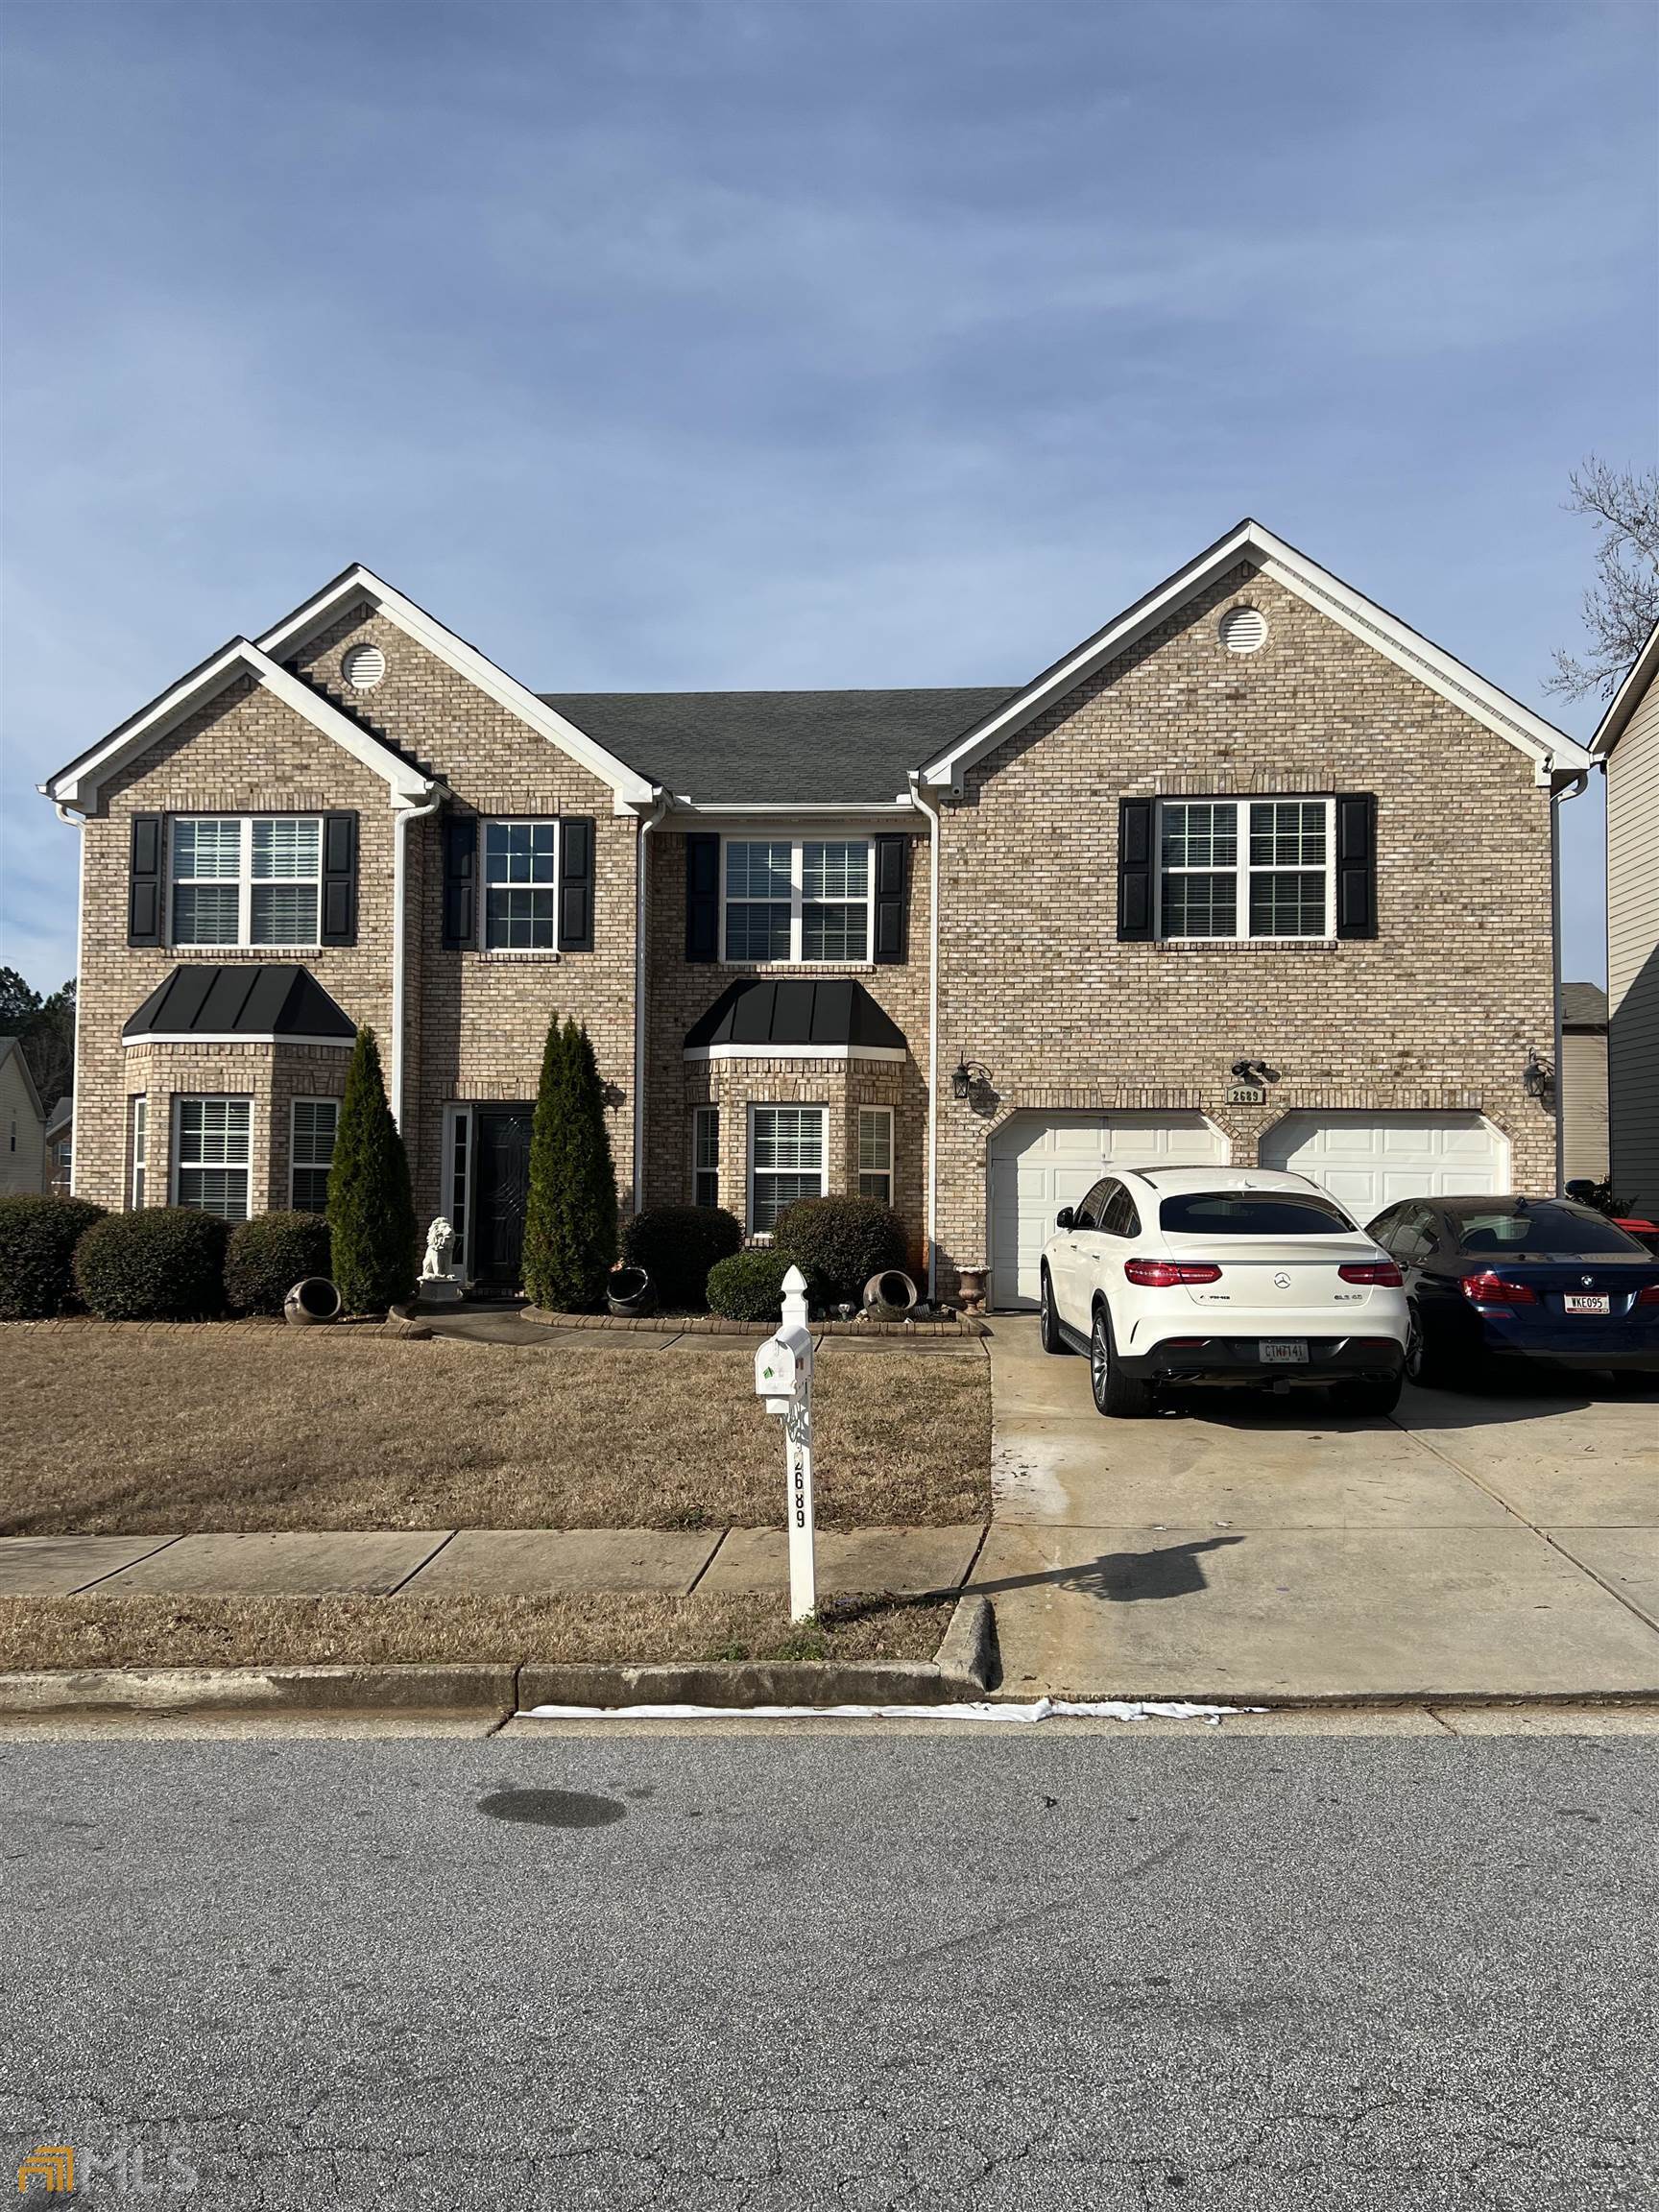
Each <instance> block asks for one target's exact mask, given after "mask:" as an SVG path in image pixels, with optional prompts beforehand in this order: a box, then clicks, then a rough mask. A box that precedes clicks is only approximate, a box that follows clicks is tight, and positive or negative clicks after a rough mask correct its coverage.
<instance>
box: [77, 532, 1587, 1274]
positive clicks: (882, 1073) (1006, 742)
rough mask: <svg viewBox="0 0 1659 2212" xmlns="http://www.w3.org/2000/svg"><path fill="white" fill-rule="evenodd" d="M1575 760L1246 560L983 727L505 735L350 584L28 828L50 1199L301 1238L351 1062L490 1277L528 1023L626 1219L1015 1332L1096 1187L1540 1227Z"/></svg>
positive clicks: (867, 704) (1410, 638) (378, 603)
mask: <svg viewBox="0 0 1659 2212" xmlns="http://www.w3.org/2000/svg"><path fill="white" fill-rule="evenodd" d="M1588 765H1589V757H1588V755H1587V754H1586V753H1585V752H1584V750H1583V748H1582V747H1580V746H1578V745H1576V744H1575V742H1574V741H1573V740H1572V739H1571V738H1569V737H1566V736H1564V735H1563V734H1562V733H1560V732H1559V731H1557V730H1555V729H1554V728H1553V727H1552V726H1551V724H1550V723H1548V722H1546V721H1544V720H1543V719H1542V718H1541V717H1540V716H1538V715H1537V714H1535V713H1533V712H1532V711H1531V710H1530V709H1527V708H1526V707H1523V706H1521V705H1519V704H1518V703H1517V702H1516V701H1514V700H1513V699H1510V698H1508V697H1507V696H1506V695H1505V694H1504V693H1503V692H1501V691H1499V690H1498V689H1497V688H1496V687H1495V686H1493V685H1490V684H1489V683H1487V682H1486V681H1485V680H1484V679H1483V678H1481V677H1479V676H1478V675H1476V674H1475V672H1474V671H1473V670H1471V669H1469V668H1467V667H1465V666H1464V665H1463V664H1462V663H1460V662H1458V661H1454V660H1453V659H1452V658H1451V657H1450V656H1449V655H1448V654H1446V653H1444V652H1442V651H1441V650H1440V649H1439V648H1438V647H1436V646H1434V645H1432V644H1431V643H1430V642H1429V641H1428V640H1427V639H1426V638H1424V637H1421V636H1420V635H1419V634H1418V633H1416V632H1415V631H1413V630H1411V629H1409V628H1408V627H1407V625H1406V624H1405V623H1403V622H1401V621H1400V620H1398V618H1397V617H1395V616H1393V615H1391V614H1389V613H1386V612H1385V611H1384V610H1383V609H1382V608H1380V607H1378V606H1376V605H1375V604H1374V603H1373V602H1371V601H1369V600H1367V599H1365V598H1364V597H1362V596H1361V594H1359V593H1358V592H1357V591H1355V590H1354V589H1352V588H1351V587H1350V586H1348V585H1346V584H1344V583H1342V582H1341V581H1340V580H1339V579H1338V578H1336V577H1335V576H1334V575H1332V574H1331V573H1330V572H1329V571H1328V570H1326V569H1323V568H1321V567H1320V566H1319V565H1317V564H1316V563H1314V562H1312V561H1310V559H1309V558H1308V557H1307V556H1306V555H1304V554H1301V553H1299V552H1297V551H1296V550H1295V549H1294V548H1293V547H1291V546H1288V545H1286V543H1285V542H1284V541H1281V540H1279V539H1277V538H1275V537H1274V536H1273V535H1272V533H1271V532H1269V531H1266V530H1265V529H1263V528H1262V526H1261V525H1260V524H1257V523H1255V522H1244V523H1241V524H1239V525H1238V527H1237V528H1236V529H1234V530H1232V531H1230V532H1229V533H1228V534H1227V535H1226V536H1225V537H1224V538H1222V539H1220V540H1218V541H1216V542H1215V543H1214V545H1212V546H1209V547H1208V548H1206V549H1205V551H1204V552H1202V553H1201V554H1199V555H1198V556H1196V558H1195V559H1194V560H1192V561H1190V563H1188V564H1187V565H1186V566H1185V567H1183V568H1182V569H1181V570H1179V571H1178V572H1177V573H1176V574H1175V575H1173V576H1171V577H1169V578H1167V579H1166V581H1165V582H1164V583H1162V584H1160V585H1159V586H1158V587H1157V588H1156V589H1154V590H1152V591H1150V592H1149V593H1147V594H1146V596H1145V597H1144V598H1142V599H1141V600H1139V601H1137V602H1136V604H1135V605H1134V606H1132V607H1130V608H1128V609H1126V610H1125V611H1124V612H1123V613H1121V614H1119V615H1118V616H1116V617H1115V618H1114V619H1113V620H1112V621H1111V622H1110V623H1108V624H1107V625H1106V627H1105V628H1104V629H1103V630H1101V631H1099V632H1098V633H1096V635H1095V636H1094V637H1091V638H1088V639H1086V640H1085V641H1084V642H1083V643H1082V644H1080V645H1079V646H1077V647H1075V648H1074V649H1073V650H1072V651H1071V652H1070V653H1068V654H1067V655H1066V656H1065V657H1064V658H1063V659H1062V660H1061V661H1057V662H1056V663H1055V664H1054V665H1053V666H1052V667H1051V668H1048V669H1046V670H1045V671H1044V672H1043V673H1042V674H1041V675H1039V676H1038V677H1036V678H1035V679H1034V680H1033V681H1032V682H1030V683H1028V684H1026V685H1022V686H1006V685H990V686H980V687H970V688H963V687H954V688H944V689H933V690H845V691H806V692H800V691H796V692H776V691H775V692H700V693H674V694H667V693H602V694H595V693H570V692H562V691H561V692H544V693H539V692H536V691H533V690H530V689H529V688H527V687H526V686H525V685H521V684H520V683H518V682H517V680H516V679H514V678H513V677H511V676H509V675H508V674H507V673H506V672H505V671H504V670H502V669H501V668H499V667H497V666H496V665H495V664H494V663H493V662H492V661H488V660H487V659H486V658H485V657H484V656H483V655H482V654H481V653H479V652H478V651H477V650H476V648H474V647H472V646H471V645H469V644H468V643H466V642H465V641H464V640H463V639H462V638H460V637H458V636H456V635H455V633H453V632H452V631H450V630H448V629H447V628H446V627H445V625H444V624H442V623H441V622H439V621H438V620H437V619H436V618H435V617H434V616H432V615H430V614H428V613H425V612H424V611H423V610H422V609H421V608H419V607H418V606H416V605H415V604H414V603H413V602H412V601H410V600H408V599H406V598H404V597H403V596H402V595H401V594H400V593H399V592H397V591H396V590H395V589H393V588H392V587H391V586H389V585H387V584H385V583H384V582H383V581H381V579H379V578H378V577H376V576H374V575H373V574H372V573H371V572H370V571H368V570H367V569H364V568H362V567H353V568H350V569H348V570H347V571H346V572H345V573H344V574H343V575H341V576H339V577H337V578H336V579H335V580H334V581H333V582H332V583H331V584H329V585H327V586H325V588H324V589H323V590H322V591H320V592H319V593H318V594H317V595H316V596H315V597H314V598H313V599H311V600H309V601H308V602H306V604H305V605H304V606H302V607H301V608H299V609H297V610H296V611H295V613H292V614H290V615H287V616H285V617H284V618H283V619H282V620H281V621H279V622H277V623H276V625H275V626H274V627H273V628H272V629H270V630H268V631H266V632H265V633H264V634H263V635H262V636H260V637H258V638H257V639H251V638H243V637H239V638H235V639H232V640H231V642H230V643H229V644H228V645H227V646H226V647H224V648H223V649H222V650H221V651H220V652H218V653H216V654H214V655H213V656H211V657H210V658H209V659H208V660H207V661H204V662H203V663H202V664H201V665H200V666H199V667H198V668H196V669H195V670H193V671H191V673H190V674H189V675H187V676H185V677H184V678H182V679H181V680H180V683H179V684H178V685H174V686H173V687H172V688H171V689H170V690H169V691H167V692H166V693H164V694H163V695H162V696H161V697H160V698H159V699H157V700H156V701H154V702H152V704H151V705H150V706H148V707H146V708H144V709H141V710H140V711H139V712H138V713H137V714H135V715H133V716H132V718H131V719H130V720H129V721H127V722H125V723H123V724H122V725H121V726H120V727H119V728H118V729H117V730H115V731H113V732H112V733H110V734H109V736H108V737H107V738H104V739H102V740H100V741H99V742H98V743H97V744H95V745H93V746H91V747H90V748H89V749H88V750H87V751H86V752H85V753H84V754H83V755H82V756H81V757H80V758H78V759H77V760H75V761H73V762H71V763H70V765H69V766H68V767H67V768H65V769H63V770H62V771H61V772H60V774H59V775H58V776H56V777H54V778H53V779H52V781H50V783H48V784H46V785H44V786H42V788H43V789H44V790H45V791H46V793H47V795H48V796H49V797H51V798H52V799H53V800H54V801H55V802H56V803H57V804H58V805H59V807H60V811H61V812H62V813H63V814H64V816H65V818H67V819H71V820H79V821H80V822H81V823H82V825H83V827H82V830H81V834H82V836H83V838H84V848H85V849H84V903H83V911H82V918H81V936H82V957H81V966H80V974H81V978H82V983H81V999H80V1033H79V1063H78V1069H77V1080H76V1130H75V1139H76V1142H75V1180H76V1188H77V1190H80V1191H82V1192H83V1193H84V1194H85V1195H87V1196H90V1197H94V1198H97V1199H99V1200H101V1201H102V1202H103V1203H105V1204H107V1205H112V1206H121V1205H131V1204H134V1203H149V1204H156V1203H163V1202H168V1201H173V1202H181V1203H185V1204H193V1205H206V1206H212V1207H214V1208H215V1209H217V1210H219V1211H221V1212H225V1213H229V1214H240V1213H242V1212H247V1211H257V1210H259V1209H260V1208H263V1207H268V1206H284V1205H288V1204H290V1203H296V1202H303V1203H312V1202H314V1201H315V1199H316V1198H317V1197H318V1196H319V1195H320V1194H321V1190H322V1189H323V1188H324V1186H325V1181H326V1172H327V1161H328V1153H329V1148H330V1145H331V1143H332V1136H333V1126H334V1118H335V1115H336V1113H337V1107H338V1100H339V1096H340V1093H341V1090H342V1087H343V1082H344V1075H345V1064H346V1058H347V1050H348V1047H349V1044H350V1041H351V1038H352V1036H353V1034H354V1033H355V1031H356V1029H357V1027H358V1026H359V1025H360V1024H365V1023H368V1024H372V1025H373V1028H374V1029H375V1030H376V1032H377V1033H378V1034H379V1036H380V1038H381V1041H382V1049H383V1055H384V1058H385V1063H386V1067H387V1070H388V1081H389V1088H390V1090H391V1093H392V1097H393V1103H394V1108H395V1111H396V1112H397V1117H398V1120H399V1123H400V1125H401V1127H402V1129H403V1132H404V1136H405V1139H406V1141H407V1143H408V1147H409V1152H410V1159H411V1166H412V1170H413V1174H414V1179H415V1190H416V1204H417V1207H418V1209H419V1211H420V1213H421V1218H422V1219H424V1218H426V1217H428V1216H430V1215H432V1214H437V1213H440V1212H442V1213H444V1214H446V1215H448V1217H449V1218H450V1220H451V1221H452V1222H454V1223H455V1225H456V1228H457V1232H458V1235H457V1243H456V1254H457V1261H456V1263H457V1266H458V1268H459V1269H460V1270H461V1271H462V1272H464V1273H465V1274H466V1275H467V1276H468V1277H469V1279H470V1280H471V1281H473V1282H474V1283H475V1284H481V1285H495V1286H502V1287H509V1286H513V1285H514V1284H515V1283H516V1282H517V1270H518V1261H519V1251H520V1245H521V1239H522V1232H523V1209H524V1193H525V1183H526V1175H527V1164H528V1148H529V1126H530V1114H531V1106H532V1102H533V1099H534V1096H535V1090H536V1081H537V1072H538V1069H539V1066H540V1061H541V1045H542V1040H543V1036H544V1033H545V1029H546V1024H547V1022H548V1019H549V1017H550V1016H552V1015H555V1014H556V1015H559V1016H561V1017H563V1016H573V1017H575V1018H576V1019H578V1020H580V1021H583V1022H586V1023H587V1024H588V1027H589V1032H590V1034H591V1035H592V1038H593V1042H594V1047H595V1051H596V1055H597V1058H598V1063H599V1069H600V1072H601V1076H602V1078H603V1079H604V1081H605V1083H606V1085H607V1091H608V1095H609V1097H610V1098H611V1100H612V1135H613V1148H614V1152H615V1156H616V1161H617V1167H618V1180H619V1183H620V1185H621V1187H622V1190H623V1193H624V1204H625V1205H628V1206H633V1205H637V1204H657V1203H664V1202H685V1201H688V1200H689V1201H692V1202H697V1203H712V1202H715V1201H718V1202H719V1203H721V1204H723V1205H725V1206H728V1207H730V1208H731V1210H732V1211H733V1213H735V1214H738V1215H739V1217H740V1218H741V1219H742V1220H743V1221H744V1223H745V1225H746V1227H747V1229H748V1231H749V1232H750V1234H751V1235H760V1236H763V1235H765V1234H766V1232H767V1231H768V1229H769V1227H770V1224H771V1222H772V1221H773V1220H774V1219H775V1217H776V1215H777V1214H778V1212H779V1210H780V1209H781V1207H782V1206H784V1205H786V1204H788V1203H789V1202H790V1200H791V1199H793V1198H796V1197H799V1196H802V1195H804V1194H806V1193H810V1192H814V1191H819V1190H831V1191H833V1190H853V1191H861V1192H864V1193H866V1194H868V1195H871V1196H875V1197H879V1198H883V1199H890V1200H891V1202H892V1203H893V1204H894V1205H895V1206H896V1207H897V1208H898V1210H899V1212H900V1214H902V1217H903V1219H904V1221H905V1224H906V1227H907V1229H908V1231H909V1234H910V1238H911V1245H912V1253H913V1258H914V1260H915V1262H916V1264H917V1265H918V1266H919V1267H922V1266H926V1267H927V1269H928V1270H929V1273H930V1275H931V1277H932V1279H933V1282H934V1285H935V1287H936V1288H937V1290H938V1292H939V1293H940V1294H950V1292H952V1291H953V1290H954V1289H955V1288H956V1287H957V1286H958V1285H959V1282H960V1279H961V1278H962V1277H963V1276H964V1275H978V1274H981V1273H983V1272H985V1271H987V1270H989V1271H990V1272H991V1275H992V1285H991V1288H992V1296H993V1299H994V1301H995V1302H997V1303H1022V1302H1025V1301H1027V1300H1029V1299H1030V1298H1031V1297H1032V1296H1033V1295H1034V1292H1035V1286H1036V1278H1035V1258H1036V1253H1037V1251H1038V1250H1039V1249H1040V1246H1041V1242H1042V1240H1043V1238H1044V1237H1045V1236H1046V1233H1047V1228H1048V1225H1049V1223H1050V1222H1051V1220H1052V1216H1053V1213H1054V1210H1055V1208H1056V1207H1057V1206H1059V1205H1062V1204H1066V1203H1070V1202H1072V1201H1074V1200H1075V1199H1077V1198H1079V1197H1080V1196H1081V1195H1082V1194H1083V1192H1084V1191H1085V1190H1087V1189H1088V1187H1089V1186H1090V1184H1092V1183H1093V1182H1094V1181H1095V1180H1096V1179H1097V1177H1098V1176H1099V1174H1100V1173H1101V1171H1102V1168H1103V1166H1105V1165H1106V1164H1107V1163H1108V1162H1111V1161H1118V1162H1124V1161H1135V1160H1141V1161H1153V1160H1166V1161H1171V1160H1189V1161H1190V1160H1198V1161H1204V1160H1216V1161H1223V1160H1229V1159H1231V1160H1232V1161H1234V1162H1255V1161H1260V1162H1262V1164H1265V1165H1269V1166H1291V1167H1296V1168H1301V1169H1304V1170H1306V1171H1307V1172H1308V1173H1310V1174H1312V1175H1314V1176H1316V1177H1319V1178H1321V1179H1322V1180H1323V1181H1325V1182H1326V1183H1327V1184H1328V1185H1329V1187H1330V1188H1331V1189H1332V1190H1334V1191H1335V1192H1336V1193H1337V1194H1338V1196H1340V1197H1341V1198H1343V1199H1344V1200H1345V1201H1346V1202H1347V1203H1348V1204H1349V1205H1351V1206H1352V1207H1353V1208H1354V1209H1355V1210H1356V1212H1357V1213H1358V1214H1359V1215H1360V1217H1361V1218H1364V1217H1367V1216H1368V1215H1369V1214H1372V1213H1375V1212H1376V1211H1377V1210H1378V1209H1379V1208H1381V1207H1382V1206H1383V1204H1385V1203H1387V1202H1389V1201H1390V1200H1392V1199H1395V1198H1398V1197H1402V1196H1407V1195H1410V1194H1412V1193H1413V1192H1415V1191H1419V1190H1421V1191H1442V1192H1445V1191H1454V1190H1506V1189H1509V1188H1511V1187H1521V1188H1527V1189H1533V1190H1536V1189H1541V1188H1548V1187H1551V1184H1552V1182H1553V1176H1554V1166H1555V1130H1554V1123H1553V1118H1552V1114H1551V1108H1550V1106H1549V1104H1548V1102H1547V1101H1542V1100H1540V1099H1538V1098H1536V1097H1534V1096H1532V1095H1531V1094H1530V1093H1529V1091H1528V1088H1527V1063H1528V1060H1529V1058H1530V1057H1531V1056H1532V1055H1533V1054H1535V1053H1541V1054H1543V1055H1545V1056H1546V1057H1547V1056H1548V1055H1549V1052H1550V1049H1551V1039H1552V1036H1553V1032H1554V976H1553V968H1552V955H1551V944H1552V920H1551V912H1552V891H1553V884H1552V881H1551V808H1552V805H1553V801H1554V796H1555V794H1556V793H1557V792H1558V791H1559V790H1560V789H1562V788H1563V787H1564V786H1566V785H1568V784H1570V783H1574V782H1576V781H1579V780H1581V778H1582V775H1583V773H1584V772H1585V770H1586V768H1587V767H1588ZM1483 854H1501V855H1502V879H1503V897H1502V898H1501V899H1491V900H1481V899H1478V898H1475V897H1473V896H1472V895H1471V894H1472V888H1473V887H1474V886H1475V885H1476V884H1477V883H1478V882H1479V881H1480V880H1483V879H1485V876H1484V867H1483V863H1482V859H1481V856H1482V855H1483ZM1242 1062H1250V1063H1252V1064H1253V1065H1252V1067H1251V1069H1250V1070H1249V1071H1248V1073H1247V1074H1245V1075H1243V1076H1240V1074H1239V1073H1238V1071H1237V1069H1236V1064H1238V1063H1242Z"/></svg>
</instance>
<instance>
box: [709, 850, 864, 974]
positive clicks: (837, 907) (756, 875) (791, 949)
mask: <svg viewBox="0 0 1659 2212" xmlns="http://www.w3.org/2000/svg"><path fill="white" fill-rule="evenodd" d="M720 858H721V871H722V885H721V899H720V910H721V918H722V955H721V956H722V958H723V959H726V960H728V961H732V962H736V963H739V964H742V965H745V966H747V965H753V964H755V963H758V962H764V961H769V960H788V961H791V962H794V963H796V964H799V965H807V966H818V967H827V968H828V967H838V968H846V967H859V966H862V965H863V964H864V963H865V962H866V961H867V960H868V959H869V958H870V954H871V947H872V946H873V944H874V943H875V906H876V865H875V848H874V846H873V844H872V842H871V840H870V839H869V838H868V837H727V838H725V839H723V840H722V843H721V850H720Z"/></svg>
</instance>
